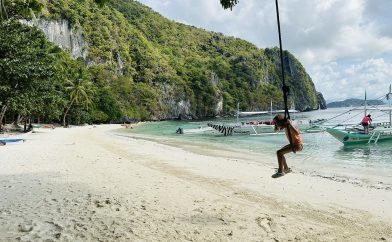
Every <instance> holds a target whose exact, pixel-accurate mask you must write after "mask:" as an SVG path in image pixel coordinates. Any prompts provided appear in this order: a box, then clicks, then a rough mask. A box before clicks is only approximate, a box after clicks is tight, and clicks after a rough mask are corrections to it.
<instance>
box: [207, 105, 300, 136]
mask: <svg viewBox="0 0 392 242" xmlns="http://www.w3.org/2000/svg"><path fill="white" fill-rule="evenodd" d="M281 112H284V110H275V111H274V110H272V101H271V110H270V111H254V112H240V111H239V107H238V105H237V122H236V123H235V124H214V123H208V124H207V125H208V126H209V127H212V128H214V129H215V130H217V131H219V132H220V133H222V134H223V135H224V136H228V135H233V134H248V135H272V134H282V133H276V132H275V131H274V127H275V126H274V125H273V124H272V115H273V114H276V113H281ZM289 112H293V113H297V112H298V111H297V110H294V109H290V111H289ZM244 114H246V115H245V116H252V115H260V114H270V115H271V116H270V119H268V120H254V121H242V122H240V121H239V116H244Z"/></svg>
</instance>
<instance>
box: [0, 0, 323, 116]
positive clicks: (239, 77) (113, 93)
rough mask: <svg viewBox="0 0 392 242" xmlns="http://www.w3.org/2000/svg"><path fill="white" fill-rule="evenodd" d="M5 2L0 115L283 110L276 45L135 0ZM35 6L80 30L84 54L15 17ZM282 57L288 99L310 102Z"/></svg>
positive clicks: (305, 83)
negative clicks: (195, 23)
mask: <svg viewBox="0 0 392 242" xmlns="http://www.w3.org/2000/svg"><path fill="white" fill-rule="evenodd" d="M4 1H5V6H6V8H7V12H8V15H9V16H8V17H10V19H9V20H5V21H2V23H1V25H2V26H1V30H0V35H1V43H0V57H1V60H0V107H1V108H2V109H1V110H3V111H2V112H1V113H0V119H2V118H3V117H6V118H7V120H10V119H14V117H16V116H22V117H24V118H25V119H26V120H27V119H32V120H36V121H38V120H40V121H46V122H62V123H64V124H65V123H66V122H68V123H76V124H77V123H85V122H88V123H91V122H105V123H106V122H118V121H120V120H121V118H122V117H129V118H132V119H136V120H147V119H150V120H151V119H155V120H158V119H165V118H176V117H179V116H182V117H194V118H203V117H213V116H215V115H218V114H219V115H225V114H233V113H234V112H235V110H236V106H237V103H240V108H241V109H242V110H262V109H267V108H268V107H269V103H270V100H273V101H274V104H275V105H277V107H276V108H282V106H283V100H282V93H281V91H280V86H281V82H280V77H279V71H278V70H279V66H278V65H277V60H278V52H277V51H276V49H266V50H262V49H259V48H257V47H256V46H254V45H253V44H251V43H249V42H246V41H244V40H241V39H237V38H233V37H228V36H224V35H223V34H220V33H214V32H207V31H205V30H202V29H199V28H195V27H192V26H187V25H184V24H179V23H176V22H174V21H170V20H167V19H165V18H163V17H162V16H161V15H159V14H158V13H156V12H154V11H152V10H151V9H149V8H148V7H145V6H143V5H141V4H139V3H138V2H136V1H132V0H108V1H104V0H95V1H93V0H80V1H76V0H57V1H48V0H29V1H21V0H4ZM19 2H21V3H19ZM229 2H231V3H236V2H237V1H229ZM22 3H23V4H22ZM222 4H223V3H222ZM227 6H228V7H230V6H229V5H227ZM32 12H34V14H35V16H37V18H43V19H47V20H52V19H53V20H57V21H58V20H60V19H67V20H68V21H69V23H70V25H71V27H72V28H73V29H74V30H75V32H77V31H79V30H81V31H82V33H83V38H84V41H85V42H86V43H87V45H86V48H87V50H88V56H87V58H86V59H81V58H79V59H77V60H74V59H72V58H71V57H70V55H69V54H68V53H66V52H65V51H62V50H60V49H59V48H57V47H56V46H55V45H54V44H51V43H49V42H48V41H47V40H46V39H45V37H44V34H43V33H42V32H40V31H39V30H38V29H37V28H35V27H28V26H26V25H23V24H20V23H18V22H17V21H15V20H14V19H29V18H30V17H31V16H32V15H31V13H32ZM29 13H30V14H29ZM14 53H17V54H16V55H15V54H14ZM285 60H286V61H287V63H285V66H286V70H285V71H286V73H287V76H288V84H289V85H290V86H291V90H292V95H291V97H290V100H291V102H295V105H296V107H297V108H299V109H302V110H305V109H312V108H317V107H318V103H317V97H316V91H315V89H314V85H313V83H312V81H311V79H310V77H309V76H308V75H307V73H306V72H305V70H304V68H303V67H302V65H301V64H300V63H299V62H298V60H296V59H295V58H294V57H293V56H292V55H291V54H290V53H288V52H285ZM179 103H182V104H183V105H185V106H181V105H179ZM218 104H221V105H218ZM187 105H188V106H187ZM218 107H221V109H219V108H218ZM1 115H2V116H1ZM0 121H1V120H0Z"/></svg>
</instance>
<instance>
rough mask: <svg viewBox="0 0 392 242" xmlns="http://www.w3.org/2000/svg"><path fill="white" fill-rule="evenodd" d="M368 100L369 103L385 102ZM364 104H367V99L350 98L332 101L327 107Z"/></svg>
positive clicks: (379, 103) (381, 103)
mask: <svg viewBox="0 0 392 242" xmlns="http://www.w3.org/2000/svg"><path fill="white" fill-rule="evenodd" d="M366 102H367V105H383V104H385V103H384V102H383V101H381V100H367V101H366ZM364 105H365V100H363V99H356V98H350V99H346V100H344V101H338V102H330V103H328V104H327V108H341V107H357V106H364Z"/></svg>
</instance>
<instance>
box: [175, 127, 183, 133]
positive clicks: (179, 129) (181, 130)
mask: <svg viewBox="0 0 392 242" xmlns="http://www.w3.org/2000/svg"><path fill="white" fill-rule="evenodd" d="M183 133H184V130H183V129H182V128H178V129H177V130H176V134H183Z"/></svg>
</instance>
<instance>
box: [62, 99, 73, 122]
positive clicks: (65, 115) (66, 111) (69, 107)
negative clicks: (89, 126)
mask: <svg viewBox="0 0 392 242" xmlns="http://www.w3.org/2000/svg"><path fill="white" fill-rule="evenodd" d="M73 102H74V100H72V101H71V103H70V104H69V106H68V108H67V110H65V113H64V117H63V127H65V118H66V117H67V114H68V111H69V110H70V109H71V106H72V104H73Z"/></svg>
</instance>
